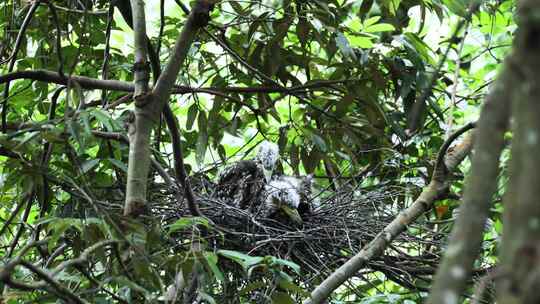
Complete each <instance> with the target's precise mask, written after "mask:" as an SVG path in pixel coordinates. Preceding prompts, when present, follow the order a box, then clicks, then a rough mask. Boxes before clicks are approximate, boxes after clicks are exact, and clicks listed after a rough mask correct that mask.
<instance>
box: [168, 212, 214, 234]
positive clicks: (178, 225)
mask: <svg viewBox="0 0 540 304" xmlns="http://www.w3.org/2000/svg"><path fill="white" fill-rule="evenodd" d="M197 225H202V226H204V227H207V228H209V227H210V223H209V222H208V220H207V219H206V218H204V217H198V216H195V217H182V218H180V219H179V220H177V221H176V222H174V223H173V224H171V225H169V226H168V227H169V233H172V232H175V231H178V230H184V229H187V228H191V227H193V226H197Z"/></svg>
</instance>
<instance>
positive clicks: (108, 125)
mask: <svg viewBox="0 0 540 304" xmlns="http://www.w3.org/2000/svg"><path fill="white" fill-rule="evenodd" d="M91 113H92V116H94V117H95V118H96V119H97V120H98V121H99V122H100V123H101V124H103V126H104V127H105V129H107V131H108V132H112V131H114V125H113V123H114V120H113V119H112V118H111V117H110V116H109V113H107V112H105V111H103V110H101V109H98V108H93V109H92V110H91Z"/></svg>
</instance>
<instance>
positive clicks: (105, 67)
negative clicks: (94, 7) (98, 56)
mask: <svg viewBox="0 0 540 304" xmlns="http://www.w3.org/2000/svg"><path fill="white" fill-rule="evenodd" d="M113 16H114V6H113V5H111V6H110V7H109V10H108V13H107V28H106V30H105V50H104V51H103V64H102V65H101V78H102V79H104V80H107V78H109V60H110V58H111V52H110V50H111V31H112V24H113ZM101 105H102V106H103V107H106V106H107V90H103V91H102V92H101Z"/></svg>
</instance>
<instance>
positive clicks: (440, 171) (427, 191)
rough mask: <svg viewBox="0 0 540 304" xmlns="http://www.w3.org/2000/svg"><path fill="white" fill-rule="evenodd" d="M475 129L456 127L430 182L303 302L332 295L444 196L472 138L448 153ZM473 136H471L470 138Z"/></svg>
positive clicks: (313, 303)
mask: <svg viewBox="0 0 540 304" xmlns="http://www.w3.org/2000/svg"><path fill="white" fill-rule="evenodd" d="M472 128H474V124H473V123H470V124H467V125H465V126H464V127H462V128H461V129H459V130H457V131H456V132H455V133H454V134H453V135H452V136H450V138H448V140H446V141H445V143H444V144H443V146H442V147H441V148H440V150H439V153H438V155H437V163H436V165H435V170H434V171H433V176H432V178H431V182H430V183H429V185H427V186H426V187H425V188H424V189H423V191H422V193H421V194H420V196H419V197H418V198H417V199H416V201H415V202H414V203H413V204H412V205H411V206H409V207H408V208H407V209H405V210H403V211H401V212H400V214H399V215H398V216H397V217H396V218H395V219H394V220H393V221H392V222H391V223H390V224H388V225H387V226H386V227H385V228H384V229H383V230H382V231H381V232H380V233H379V234H377V236H375V238H374V239H373V240H372V241H371V242H369V244H367V245H366V246H365V247H364V248H363V249H362V250H360V252H358V253H357V254H356V255H355V256H353V257H352V258H351V259H350V260H348V261H347V262H346V263H345V264H343V265H342V266H341V267H339V268H338V269H337V270H335V271H334V272H333V273H332V274H331V275H330V276H329V277H327V278H326V279H325V280H324V281H323V282H322V283H321V284H320V285H319V286H317V288H315V290H313V291H312V292H311V295H310V299H308V300H306V301H304V304H318V303H322V301H324V300H325V299H327V298H328V297H329V296H330V294H331V293H332V292H333V291H334V290H336V288H338V287H339V286H340V285H341V284H343V283H344V282H345V281H347V280H348V279H349V278H351V277H352V276H354V275H355V274H356V273H357V272H358V271H359V270H360V269H361V268H362V267H364V266H366V264H367V262H368V261H370V260H371V259H373V258H374V257H376V256H379V255H380V254H382V253H383V252H384V250H385V249H386V247H388V246H389V245H390V243H391V242H392V240H394V239H395V238H396V237H397V236H398V235H399V234H400V233H402V232H403V231H405V229H406V228H407V225H408V224H410V223H412V222H413V221H414V220H416V219H417V218H418V217H419V216H420V215H422V214H423V213H424V212H425V211H427V210H429V209H430V208H431V207H432V206H433V203H434V202H435V201H436V200H438V199H440V198H441V197H443V196H444V195H445V194H446V192H447V190H448V183H447V179H448V177H449V175H450V173H451V172H452V171H454V170H455V169H456V167H457V166H458V165H459V164H460V163H461V161H462V160H463V159H465V157H466V156H467V154H468V153H469V152H470V151H471V148H472V140H471V139H470V138H466V139H465V140H464V141H463V143H462V144H459V145H457V146H456V147H455V148H454V149H453V150H452V151H449V153H448V154H447V155H446V159H445V154H446V151H447V150H448V148H449V147H450V145H451V144H452V142H453V141H454V140H455V139H456V138H457V137H459V136H460V135H461V134H463V133H465V132H466V131H468V130H470V129H472ZM470 136H472V135H469V136H468V137H470Z"/></svg>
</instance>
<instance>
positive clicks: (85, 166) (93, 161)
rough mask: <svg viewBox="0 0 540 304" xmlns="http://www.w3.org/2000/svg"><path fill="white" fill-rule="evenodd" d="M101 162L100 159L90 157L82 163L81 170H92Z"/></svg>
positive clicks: (84, 171)
mask: <svg viewBox="0 0 540 304" xmlns="http://www.w3.org/2000/svg"><path fill="white" fill-rule="evenodd" d="M97 164H99V159H90V160H87V161H85V162H84V163H82V165H81V170H82V172H83V173H86V172H88V171H90V170H92V169H93V168H94V167H95V166H97Z"/></svg>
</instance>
